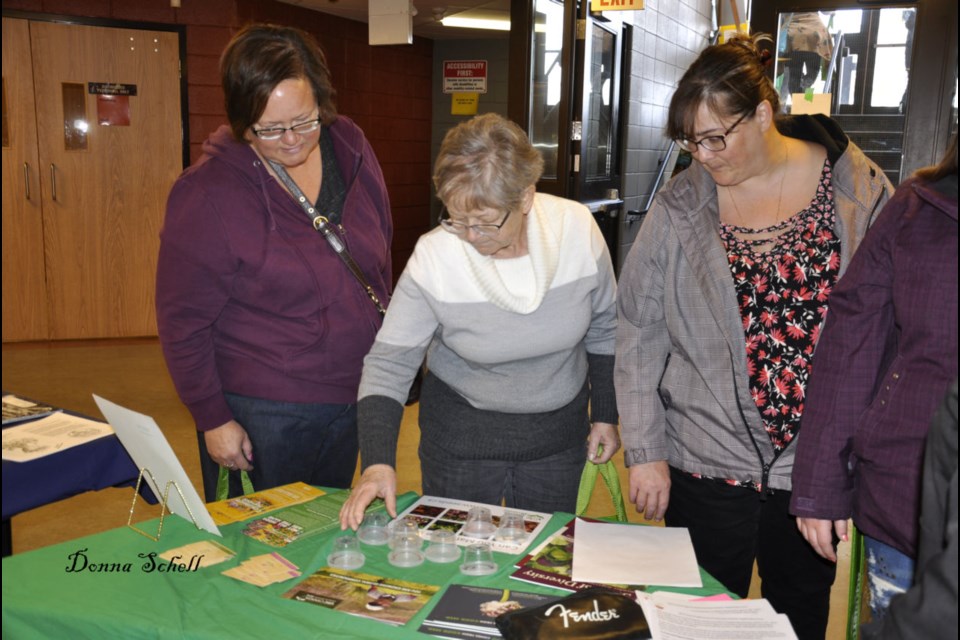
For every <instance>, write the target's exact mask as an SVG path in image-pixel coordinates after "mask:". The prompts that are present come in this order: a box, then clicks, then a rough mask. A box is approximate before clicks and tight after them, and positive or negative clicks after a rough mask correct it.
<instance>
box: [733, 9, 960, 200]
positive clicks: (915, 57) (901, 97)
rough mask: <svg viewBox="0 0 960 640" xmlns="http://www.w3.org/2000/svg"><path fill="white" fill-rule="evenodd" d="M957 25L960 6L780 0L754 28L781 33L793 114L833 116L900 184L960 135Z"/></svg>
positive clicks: (783, 75)
mask: <svg viewBox="0 0 960 640" xmlns="http://www.w3.org/2000/svg"><path fill="white" fill-rule="evenodd" d="M786 9H790V10H789V11H788V10H786ZM956 22H957V4H956V2H954V1H952V0H931V1H929V2H925V3H910V2H905V3H899V4H898V3H893V2H890V3H887V2H872V3H870V7H869V8H864V3H859V2H850V1H849V0H847V1H846V2H843V1H841V2H836V1H831V0H791V1H790V2H789V5H788V2H787V1H786V0H771V1H769V2H761V3H755V4H754V13H753V24H752V29H753V31H754V32H764V33H773V34H776V37H775V39H776V42H775V43H774V45H773V53H774V54H775V55H774V56H773V58H774V60H775V61H776V63H775V65H774V67H773V78H774V82H775V84H776V86H777V88H778V90H779V91H780V96H781V101H782V103H783V104H784V105H785V110H786V111H787V112H788V113H793V114H800V113H824V114H827V115H829V116H831V117H832V118H834V119H835V120H836V121H837V122H838V123H839V124H840V126H841V127H842V128H843V130H844V131H845V132H846V133H847V135H848V136H850V138H851V139H852V140H853V141H854V142H855V143H856V144H857V145H858V146H859V147H860V148H861V149H863V151H864V152H865V153H866V154H867V156H868V157H870V158H871V159H872V160H873V161H874V162H876V163H877V164H878V165H880V167H881V169H883V171H884V173H885V174H886V175H887V177H888V178H889V179H890V180H891V182H893V183H894V184H895V185H896V184H898V183H899V182H900V180H901V179H902V178H903V177H905V176H907V175H909V174H910V173H912V172H913V171H914V170H915V169H917V168H918V167H921V166H924V165H928V164H932V163H934V162H936V161H937V160H939V157H940V155H941V154H942V152H943V149H944V148H945V147H946V144H947V141H948V140H949V136H950V134H951V132H952V131H954V130H955V128H956V107H955V104H956V78H957V72H956V69H957V43H956ZM951 32H952V42H951V35H950V34H951ZM937 42H939V43H945V42H946V43H950V45H949V46H947V47H946V49H944V47H942V46H940V47H939V48H938V47H933V46H932V43H937Z"/></svg>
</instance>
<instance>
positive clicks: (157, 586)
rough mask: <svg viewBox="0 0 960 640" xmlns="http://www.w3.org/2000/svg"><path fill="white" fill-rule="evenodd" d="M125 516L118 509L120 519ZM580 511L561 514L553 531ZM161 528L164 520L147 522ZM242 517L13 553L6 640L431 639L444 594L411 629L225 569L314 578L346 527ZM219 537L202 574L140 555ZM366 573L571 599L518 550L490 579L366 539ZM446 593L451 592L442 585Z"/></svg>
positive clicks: (6, 592)
mask: <svg viewBox="0 0 960 640" xmlns="http://www.w3.org/2000/svg"><path fill="white" fill-rule="evenodd" d="M416 498H417V496H416V494H414V493H407V494H404V495H403V496H401V497H400V498H399V499H398V501H397V502H398V504H397V506H398V509H400V510H402V509H404V508H406V507H407V506H409V505H410V504H411V503H412V502H414V501H415V500H416ZM119 517H122V515H121V514H118V518H119ZM570 518H572V515H571V514H568V513H557V514H555V515H554V516H553V519H552V521H551V522H550V525H549V526H548V527H547V529H546V532H547V533H544V536H546V535H547V534H548V533H552V532H553V531H555V530H557V529H559V528H560V527H561V526H563V525H564V524H565V523H566V522H568V521H569V520H570ZM141 526H142V527H143V528H144V530H145V531H151V527H153V529H152V530H155V527H156V521H152V522H146V523H143V524H142V525H141ZM242 528H243V524H242V523H238V524H232V525H228V526H224V527H221V531H222V532H223V539H222V540H219V539H218V538H216V536H213V535H211V534H209V533H207V532H205V531H200V530H198V529H197V528H196V527H195V526H194V525H193V524H192V523H189V522H187V521H185V520H183V519H181V518H179V517H176V516H168V517H167V518H166V519H165V520H164V524H163V536H162V537H161V539H160V541H159V542H153V541H152V540H149V539H148V538H146V537H144V536H142V535H140V534H139V533H137V532H135V531H133V530H132V529H129V528H127V527H120V528H118V529H113V530H111V531H107V532H104V533H99V534H96V535H93V536H88V537H86V538H79V539H77V540H73V541H70V542H65V543H63V544H58V545H53V546H50V547H46V548H43V549H37V550H35V551H31V552H28V553H23V554H19V555H15V556H11V557H7V558H4V559H3V637H4V638H5V639H6V638H12V639H13V638H67V637H69V638H81V637H88V638H215V637H233V638H253V637H259V638H344V639H348V640H349V639H352V638H377V639H381V640H385V639H389V638H426V637H428V636H424V635H422V634H419V633H418V632H417V628H418V627H419V626H420V624H421V622H422V621H423V619H424V617H425V616H426V615H427V613H429V611H430V610H431V609H432V608H433V605H434V603H435V602H436V600H437V598H439V595H440V594H438V595H437V596H436V597H435V598H434V599H433V600H432V601H431V602H430V603H428V604H427V606H426V607H424V609H423V610H421V611H420V612H419V614H418V615H417V616H416V617H415V618H414V619H413V620H411V621H410V622H409V623H408V624H406V625H404V626H402V627H392V626H390V625H387V624H384V623H380V622H376V621H371V620H367V619H363V618H357V617H353V616H349V615H346V614H343V613H339V612H336V611H332V610H328V609H326V608H324V607H320V606H316V605H312V604H307V603H303V602H294V601H292V600H287V599H285V598H281V597H280V596H281V594H282V593H284V592H285V591H287V590H289V589H290V588H291V587H292V586H293V585H294V584H296V582H297V581H298V580H300V579H302V578H300V579H292V580H288V581H286V582H283V583H279V584H275V585H271V586H269V587H265V588H259V587H255V586H253V585H250V584H246V583H243V582H239V581H237V580H234V579H232V578H228V577H226V576H223V575H221V573H220V572H221V571H223V570H224V569H228V568H230V567H233V566H236V565H237V564H239V563H240V562H241V561H243V560H245V559H247V558H249V557H251V556H255V555H261V554H264V553H270V552H272V551H279V552H280V553H281V554H282V555H283V556H284V557H285V558H287V559H288V560H290V561H291V562H293V563H294V564H296V565H297V566H298V567H299V568H300V569H301V570H302V571H303V574H304V577H305V576H307V575H309V574H310V573H312V572H314V571H316V570H317V569H318V568H320V567H322V566H324V565H325V564H326V555H327V553H328V552H329V550H330V545H331V542H332V539H333V537H334V536H335V535H336V532H329V533H327V534H324V535H320V536H317V537H314V538H308V539H306V540H302V541H298V542H296V543H293V544H291V545H290V546H288V547H286V548H283V549H275V548H273V547H270V546H267V545H265V544H263V543H261V542H258V541H255V540H252V539H250V538H248V537H247V536H244V535H243V534H242V533H241V530H242ZM204 539H210V540H219V541H220V542H221V543H222V544H224V545H225V546H227V547H229V548H231V549H233V550H234V551H236V552H237V556H236V557H235V558H234V559H232V560H229V561H227V562H223V563H220V564H218V565H214V566H211V567H207V568H204V569H199V570H197V571H196V572H185V573H159V572H156V571H154V572H149V573H148V572H144V571H143V570H142V566H143V565H144V563H145V562H147V561H146V560H145V559H144V558H140V557H138V555H139V554H144V555H146V554H149V553H151V552H156V553H162V552H164V551H167V550H168V549H173V548H176V547H180V546H183V545H185V544H187V543H190V542H196V541H198V540H204ZM81 549H83V550H85V552H84V553H85V555H86V556H87V558H88V559H89V561H90V562H91V563H98V564H102V563H107V564H110V563H119V564H121V565H122V564H124V563H130V564H131V567H130V570H129V571H128V572H90V571H85V572H68V571H67V569H68V568H70V567H71V565H72V561H71V559H70V558H69V556H70V554H73V553H75V552H77V551H79V550H81ZM364 552H365V553H366V555H367V561H366V564H365V565H364V566H363V568H362V569H360V571H362V572H365V573H373V574H377V575H383V576H388V577H393V578H400V579H404V580H411V581H414V582H422V583H426V584H434V585H441V586H444V585H447V584H453V583H458V584H472V585H484V586H491V587H500V588H509V589H514V590H520V591H534V592H540V593H547V594H552V595H556V596H557V597H562V596H563V595H565V594H564V593H563V592H562V591H557V590H554V589H550V588H546V587H538V586H535V585H531V584H527V583H521V582H518V581H516V580H511V579H509V577H508V576H509V575H510V573H511V572H512V571H513V570H514V568H513V563H514V562H515V561H516V560H517V559H518V556H508V555H503V554H495V559H496V560H497V562H498V564H499V565H500V570H499V571H498V572H497V573H496V574H494V575H492V576H485V577H482V578H475V577H468V576H464V575H462V574H460V573H459V565H458V563H452V564H433V563H430V562H426V563H424V564H423V565H421V566H419V567H415V568H412V569H398V568H396V567H393V566H391V565H390V563H389V562H387V557H386V556H387V548H386V547H366V546H365V547H364ZM701 573H702V575H703V583H704V587H703V588H702V589H677V591H683V592H686V593H698V594H703V595H709V594H715V593H721V592H723V591H724V589H723V587H722V586H721V585H720V583H718V582H717V581H716V580H714V579H713V578H712V577H711V576H709V575H708V574H706V573H705V572H703V571H701ZM441 594H442V591H441Z"/></svg>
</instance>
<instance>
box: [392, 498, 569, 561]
mask: <svg viewBox="0 0 960 640" xmlns="http://www.w3.org/2000/svg"><path fill="white" fill-rule="evenodd" d="M474 507H485V508H487V509H489V510H490V515H491V520H492V522H493V526H494V527H497V526H499V524H500V518H502V517H503V514H504V513H505V512H506V511H517V512H519V510H517V509H505V508H504V507H501V506H497V505H491V504H481V503H479V502H468V501H465V500H450V499H448V498H436V497H433V496H423V497H421V498H420V499H419V500H417V501H416V502H414V503H413V504H412V505H410V507H409V508H408V509H407V510H406V511H404V512H402V513H400V514H399V515H398V516H397V519H398V520H401V519H403V518H404V517H408V516H409V517H412V518H414V519H415V520H416V521H417V525H418V526H419V527H420V535H421V536H422V537H423V538H425V539H427V540H429V539H430V534H431V533H432V532H433V531H437V530H447V531H453V532H455V533H456V534H457V544H458V545H460V546H469V545H472V544H476V543H477V542H480V541H483V542H487V543H489V544H490V548H491V549H493V550H494V551H499V552H501V553H522V552H523V551H524V550H525V549H526V548H527V546H529V545H530V543H531V542H532V541H533V540H534V539H535V538H536V537H537V536H538V535H540V532H541V531H543V529H544V528H545V527H546V526H547V523H548V522H550V517H551V515H550V514H549V513H542V512H540V511H523V512H522V513H523V526H524V529H525V530H526V532H527V533H526V536H525V537H524V538H523V539H521V540H519V541H509V542H508V541H505V540H498V539H497V533H496V531H493V532H491V533H490V534H489V535H486V536H480V537H477V536H470V535H467V534H466V533H464V531H463V528H464V525H465V524H466V522H467V514H468V513H469V512H470V509H472V508H474Z"/></svg>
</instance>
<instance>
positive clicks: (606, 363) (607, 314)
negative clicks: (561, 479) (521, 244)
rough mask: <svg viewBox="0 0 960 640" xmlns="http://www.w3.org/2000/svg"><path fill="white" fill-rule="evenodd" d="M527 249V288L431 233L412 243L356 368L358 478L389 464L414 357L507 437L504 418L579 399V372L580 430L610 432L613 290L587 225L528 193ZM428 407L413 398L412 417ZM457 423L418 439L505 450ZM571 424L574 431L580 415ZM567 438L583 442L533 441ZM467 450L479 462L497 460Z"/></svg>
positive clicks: (560, 204)
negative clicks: (359, 372) (585, 406)
mask: <svg viewBox="0 0 960 640" xmlns="http://www.w3.org/2000/svg"><path fill="white" fill-rule="evenodd" d="M527 243H528V250H529V256H530V260H529V263H528V265H529V266H528V267H527V268H528V269H529V268H531V267H532V272H533V274H532V278H531V279H530V280H532V284H533V286H532V287H531V286H530V282H528V283H527V286H526V287H522V286H516V285H517V283H512V282H511V283H507V284H505V282H504V279H503V278H504V274H506V273H509V271H507V270H504V269H498V265H497V264H496V263H497V262H498V261H497V260H495V259H493V258H490V257H488V256H483V255H481V254H479V253H477V251H476V250H475V249H474V248H473V247H472V246H471V245H470V244H469V243H467V242H464V241H463V240H461V239H460V238H458V237H456V236H454V235H452V234H449V233H447V232H445V231H443V230H442V229H435V230H433V231H432V232H430V233H428V234H426V235H424V236H423V237H422V238H420V240H419V241H418V243H417V246H416V249H415V250H414V253H413V255H412V256H411V258H410V261H409V262H408V263H407V267H406V269H405V270H404V272H403V275H402V276H401V277H400V281H399V282H398V284H397V288H396V291H395V292H394V295H393V298H392V300H391V302H390V308H389V311H388V313H387V316H386V318H385V320H384V324H383V328H382V329H381V330H380V332H379V333H378V334H377V338H376V341H375V342H374V345H373V347H372V349H371V350H370V353H369V354H368V355H367V357H366V359H365V360H364V367H363V376H362V378H361V381H360V391H359V403H360V404H359V428H360V444H361V451H362V454H363V467H364V468H366V467H367V466H369V465H371V464H377V463H386V464H390V465H393V464H394V458H395V451H396V440H397V432H398V430H399V424H400V418H401V416H402V409H403V407H402V402H403V401H404V400H405V399H406V396H407V390H408V389H409V387H410V383H411V381H412V380H413V377H414V375H415V373H416V371H417V368H418V367H419V365H420V363H421V362H422V361H423V357H424V353H425V352H426V353H427V364H428V367H429V369H430V372H431V374H432V375H433V376H436V377H437V378H439V379H440V380H441V381H442V382H443V383H445V385H444V386H445V387H447V388H448V389H450V390H452V391H453V392H454V393H455V394H457V395H459V396H461V397H462V399H463V400H465V401H466V403H468V405H469V406H470V407H472V408H473V409H474V410H476V412H477V413H478V414H483V413H489V414H490V415H494V416H497V417H498V419H497V421H496V423H497V424H501V425H504V426H503V427H502V428H503V429H508V430H509V429H511V427H510V425H509V424H504V420H503V417H504V416H505V415H511V414H519V415H517V417H518V418H519V417H521V416H523V415H527V416H530V417H531V418H533V417H534V416H535V415H537V414H549V413H552V412H555V411H557V410H558V409H561V408H563V407H565V406H567V405H570V404H571V403H572V402H573V401H574V400H575V399H576V398H577V396H578V395H579V394H581V392H582V391H583V389H584V385H585V383H586V381H587V378H588V369H589V382H590V384H589V388H590V402H591V413H592V420H593V421H595V422H611V423H616V422H617V412H616V401H615V397H614V390H613V354H614V342H615V333H616V307H615V295H616V281H615V278H614V273H613V267H612V264H611V261H610V255H609V252H608V251H607V247H606V244H605V242H604V240H603V237H602V236H601V234H600V230H599V228H598V227H597V225H596V222H595V221H594V220H593V216H592V215H591V214H590V212H589V211H588V210H587V209H586V207H584V206H583V205H581V204H579V203H576V202H573V201H570V200H565V199H562V198H557V197H555V196H550V195H545V194H537V195H536V197H535V199H534V206H533V209H532V210H531V212H530V213H529V216H528V219H527ZM508 285H509V286H508ZM512 291H520V292H521V293H520V294H519V295H516V294H514V293H512ZM425 393H426V390H425ZM429 401H430V398H427V397H422V398H421V403H422V404H421V412H422V411H423V408H424V405H425V404H427V403H428V402H429ZM436 409H437V407H434V411H433V414H434V415H436V413H437V411H436ZM441 409H442V407H441ZM441 413H442V411H441ZM451 417H453V416H451ZM458 418H459V419H458V420H457V421H456V422H457V423H456V424H453V423H451V424H447V425H444V428H443V429H442V430H431V432H432V433H429V434H428V433H426V432H424V433H423V435H422V437H427V436H429V437H432V438H434V439H440V440H444V441H448V442H449V443H451V446H455V445H454V443H456V442H462V441H463V439H466V440H467V441H470V440H471V439H474V444H476V438H477V437H478V435H479V436H481V437H480V439H481V440H483V441H485V442H488V446H489V447H492V448H493V449H497V448H498V445H497V442H502V444H501V445H499V446H503V447H504V448H505V450H506V448H507V447H512V446H513V444H515V442H514V443H513V444H511V443H510V442H504V441H505V440H511V439H510V438H509V436H510V434H509V433H502V432H501V433H499V434H489V435H490V436H491V437H489V438H483V437H482V435H483V434H477V433H475V428H476V427H477V426H478V425H479V424H481V423H484V422H486V421H484V420H482V419H481V420H479V421H478V422H477V424H474V425H467V424H463V422H464V421H463V419H462V415H460V416H458ZM468 422H469V421H468ZM507 422H510V421H509V420H508V421H507ZM581 422H582V423H584V424H585V423H586V415H585V414H584V415H583V420H582V421H581ZM525 426H526V427H529V423H527V422H524V421H523V420H520V422H517V423H516V424H515V425H514V426H513V427H512V428H515V429H523V428H525ZM421 428H422V429H424V425H423V421H421ZM433 431H435V432H433ZM574 431H577V432H578V435H577V436H576V437H579V435H583V434H582V431H578V428H573V427H571V428H570V429H568V432H569V433H568V434H567V435H566V436H564V435H563V434H560V433H549V434H547V433H544V434H543V435H544V437H545V438H547V439H550V440H557V439H558V438H559V439H560V440H566V439H569V438H570V437H573V436H572V433H573V432H574ZM526 435H527V436H529V435H530V434H529V433H527V434H526ZM524 440H526V441H529V437H527V438H524ZM441 444H442V443H441ZM544 444H545V445H546V443H544ZM556 446H558V445H557V443H552V444H550V445H549V446H548V448H550V449H555V448H556ZM487 448H488V447H481V449H487ZM473 450H474V451H475V452H476V453H477V455H478V456H479V457H483V456H484V455H493V456H494V457H498V453H502V452H498V451H484V450H480V451H477V450H476V448H475V447H474V448H473ZM534 453H535V452H526V454H524V453H523V452H519V453H516V455H521V456H526V457H529V456H530V455H532V454H534Z"/></svg>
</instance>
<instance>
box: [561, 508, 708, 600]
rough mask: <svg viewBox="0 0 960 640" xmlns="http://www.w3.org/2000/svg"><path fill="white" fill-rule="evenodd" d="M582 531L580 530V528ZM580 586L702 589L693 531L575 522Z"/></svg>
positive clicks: (576, 569) (575, 562)
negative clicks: (618, 585) (692, 536)
mask: <svg viewBox="0 0 960 640" xmlns="http://www.w3.org/2000/svg"><path fill="white" fill-rule="evenodd" d="M581 527H582V528H581ZM571 577H572V578H573V579H574V580H578V581H580V582H602V583H607V584H652V585H659V586H669V587H702V586H703V582H702V581H701V580H700V568H699V567H698V566H697V557H696V554H694V552H693V543H692V542H691V541H690V532H689V531H687V530H686V529H685V528H680V527H646V526H641V525H631V524H614V523H608V522H587V521H586V520H580V519H578V520H577V525H576V534H575V537H574V547H573V575H572V576H571Z"/></svg>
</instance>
